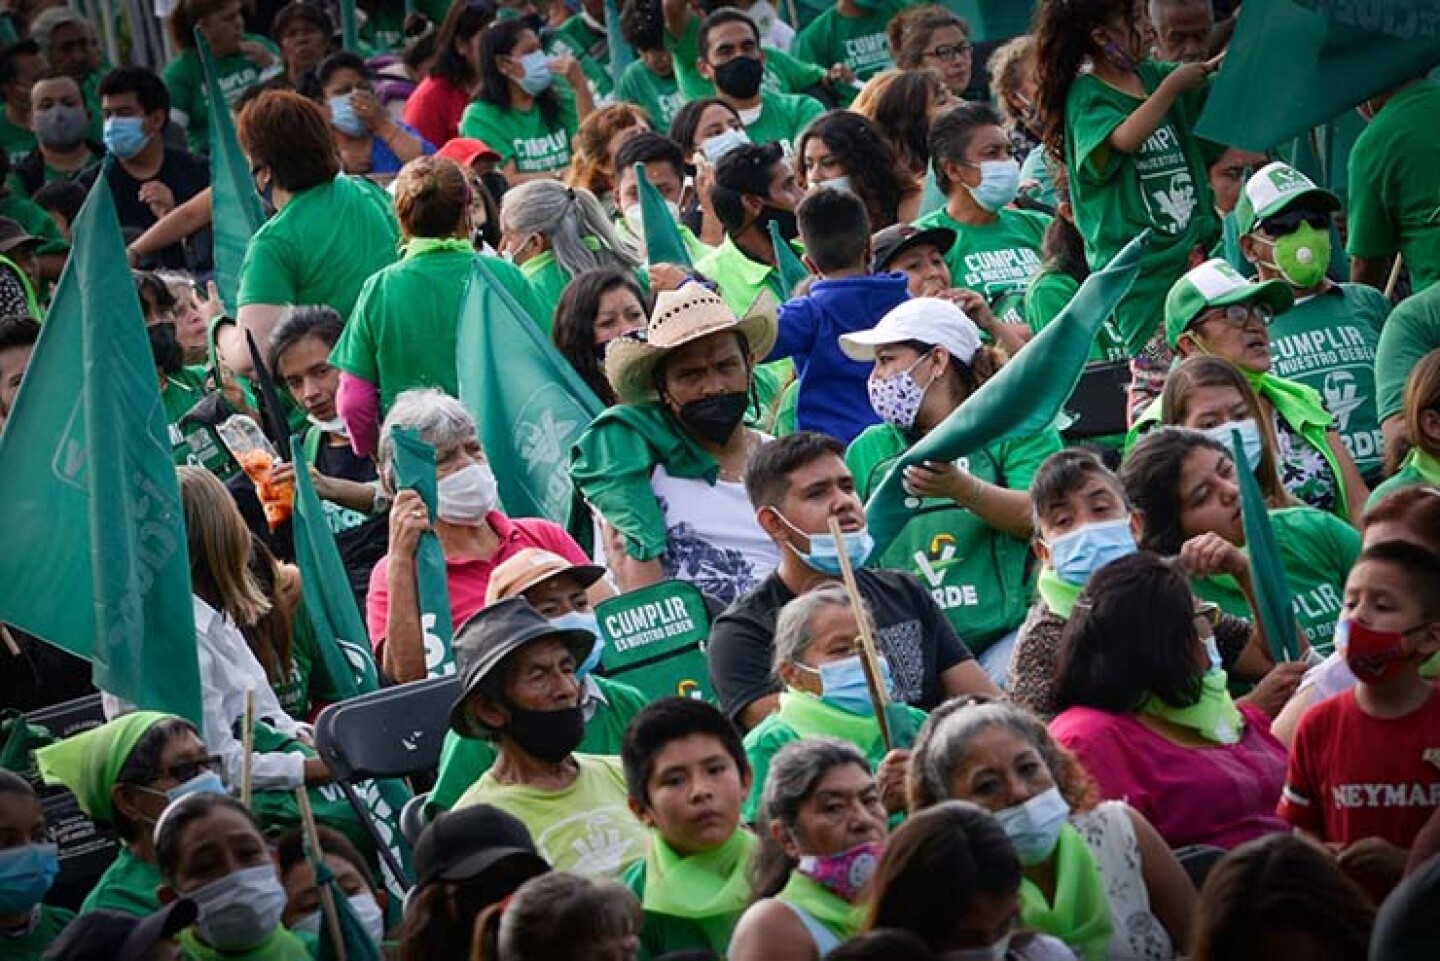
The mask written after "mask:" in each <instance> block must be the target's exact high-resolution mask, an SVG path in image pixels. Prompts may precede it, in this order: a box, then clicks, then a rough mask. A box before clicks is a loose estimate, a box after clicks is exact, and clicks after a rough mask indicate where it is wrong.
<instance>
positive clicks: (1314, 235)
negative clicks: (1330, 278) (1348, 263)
mask: <svg viewBox="0 0 1440 961" xmlns="http://www.w3.org/2000/svg"><path fill="white" fill-rule="evenodd" d="M1255 239H1256V240H1258V241H1259V242H1260V243H1262V244H1268V245H1269V246H1270V247H1271V248H1272V249H1273V250H1274V251H1275V263H1274V264H1273V265H1272V266H1274V268H1275V269H1276V270H1278V271H1280V276H1281V277H1284V278H1285V282H1286V283H1287V284H1289V285H1290V286H1291V287H1299V288H1302V289H1303V288H1309V287H1314V286H1315V285H1316V284H1318V283H1320V281H1322V280H1324V279H1325V268H1326V267H1328V266H1330V231H1329V230H1321V229H1319V228H1318V227H1312V226H1310V225H1309V224H1307V223H1301V224H1300V226H1299V227H1297V228H1296V229H1295V230H1294V231H1292V232H1290V233H1288V234H1286V235H1285V236H1283V237H1277V238H1275V239H1274V240H1266V239H1265V238H1263V237H1256V238H1255Z"/></svg>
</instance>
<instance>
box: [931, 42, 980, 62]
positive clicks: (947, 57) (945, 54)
mask: <svg viewBox="0 0 1440 961" xmlns="http://www.w3.org/2000/svg"><path fill="white" fill-rule="evenodd" d="M974 51H975V47H974V45H973V44H968V43H947V44H945V45H944V46H943V47H936V48H935V49H933V50H926V51H925V56H927V57H931V58H933V59H935V60H939V61H941V62H943V63H950V62H951V61H952V60H959V59H960V58H961V57H968V56H970V55H971V54H972V53H973V52H974Z"/></svg>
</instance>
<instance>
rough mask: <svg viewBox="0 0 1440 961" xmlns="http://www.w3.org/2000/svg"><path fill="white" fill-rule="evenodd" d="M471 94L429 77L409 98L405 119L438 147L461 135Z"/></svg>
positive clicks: (439, 79) (406, 103)
mask: <svg viewBox="0 0 1440 961" xmlns="http://www.w3.org/2000/svg"><path fill="white" fill-rule="evenodd" d="M469 103H470V94H468V93H466V92H465V91H464V90H461V89H460V88H459V87H457V86H455V85H454V84H452V83H451V82H450V81H448V80H443V79H441V78H439V77H426V78H425V79H424V80H422V81H420V86H418V87H416V88H415V92H414V93H412V94H411V95H410V99H409V100H406V101H405V122H406V123H408V124H409V125H410V126H412V127H414V128H415V129H416V130H417V131H419V133H420V136H422V137H424V138H425V139H426V140H428V141H430V142H431V143H433V144H434V145H435V147H436V148H437V149H438V148H440V147H443V146H445V145H446V144H447V143H449V142H450V141H452V140H454V139H455V138H456V137H458V136H460V118H461V117H462V116H464V114H465V108H466V106H468V105H469Z"/></svg>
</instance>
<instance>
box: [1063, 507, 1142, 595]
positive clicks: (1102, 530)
mask: <svg viewBox="0 0 1440 961" xmlns="http://www.w3.org/2000/svg"><path fill="white" fill-rule="evenodd" d="M1136 550H1138V548H1137V547H1136V546H1135V535H1134V534H1133V533H1132V532H1131V530H1130V518H1129V517H1122V518H1120V519H1119V520H1113V521H1098V522H1096V523H1094V524H1086V525H1084V526H1083V527H1078V528H1076V529H1075V530H1073V531H1070V532H1069V533H1068V534H1061V535H1060V536H1059V537H1057V538H1055V539H1054V540H1052V541H1050V566H1051V567H1052V568H1054V569H1055V573H1056V574H1057V575H1059V577H1060V579H1061V580H1062V581H1064V582H1065V583H1067V584H1073V585H1075V586H1076V587H1084V586H1085V582H1086V581H1088V580H1090V575H1091V574H1093V573H1095V571H1097V570H1099V569H1100V568H1102V567H1104V566H1105V565H1106V564H1108V563H1110V562H1111V561H1113V560H1118V559H1119V558H1122V557H1128V556H1130V555H1131V554H1133V553H1135V551H1136Z"/></svg>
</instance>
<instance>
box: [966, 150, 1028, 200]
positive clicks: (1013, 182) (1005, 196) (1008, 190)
mask: <svg viewBox="0 0 1440 961" xmlns="http://www.w3.org/2000/svg"><path fill="white" fill-rule="evenodd" d="M964 186H965V189H966V190H968V191H970V196H971V197H974V198H975V202H976V203H977V204H979V205H980V206H982V207H984V208H985V209H986V210H988V211H990V212H991V213H994V212H996V211H997V210H1000V209H1001V208H1002V207H1004V206H1005V205H1006V204H1008V203H1010V201H1012V200H1014V199H1015V194H1016V192H1017V191H1018V190H1019V189H1020V164H1019V163H1018V162H1017V161H1016V160H1015V158H1014V157H1011V158H1010V159H1009V160H987V161H985V162H984V163H982V164H980V186H978V187H971V186H970V185H968V184H965V185H964Z"/></svg>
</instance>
